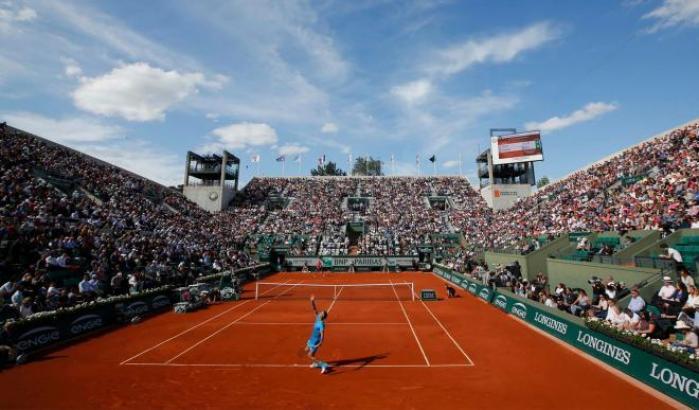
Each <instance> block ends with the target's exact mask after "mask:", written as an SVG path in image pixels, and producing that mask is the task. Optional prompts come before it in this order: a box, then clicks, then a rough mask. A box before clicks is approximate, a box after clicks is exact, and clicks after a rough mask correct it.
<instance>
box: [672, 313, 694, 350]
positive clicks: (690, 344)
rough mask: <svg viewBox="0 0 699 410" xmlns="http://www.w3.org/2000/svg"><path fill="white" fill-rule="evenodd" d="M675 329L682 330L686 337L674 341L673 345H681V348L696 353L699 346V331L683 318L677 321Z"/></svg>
mask: <svg viewBox="0 0 699 410" xmlns="http://www.w3.org/2000/svg"><path fill="white" fill-rule="evenodd" d="M675 330H678V331H680V332H682V334H683V336H684V337H683V339H682V340H676V341H674V342H672V346H674V347H679V348H680V349H683V350H685V351H686V352H687V353H692V354H693V353H695V352H696V350H697V347H699V338H697V332H696V331H695V330H694V329H692V328H691V327H690V326H689V325H687V324H686V323H685V322H683V321H681V320H678V321H677V323H675Z"/></svg>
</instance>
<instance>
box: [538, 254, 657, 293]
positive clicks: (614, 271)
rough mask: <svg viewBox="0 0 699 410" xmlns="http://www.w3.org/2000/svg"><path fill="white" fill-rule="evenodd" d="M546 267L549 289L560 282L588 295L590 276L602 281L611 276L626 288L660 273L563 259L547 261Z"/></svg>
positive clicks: (655, 270)
mask: <svg viewBox="0 0 699 410" xmlns="http://www.w3.org/2000/svg"><path fill="white" fill-rule="evenodd" d="M547 265H548V277H549V283H550V284H551V287H554V286H556V285H557V284H558V283H561V282H562V283H565V284H566V285H567V286H570V287H572V288H582V289H585V291H586V292H588V294H591V292H592V287H591V286H590V285H589V284H588V283H587V280H588V279H590V278H591V277H592V276H597V277H598V278H603V279H604V278H607V277H609V276H612V277H614V280H615V281H617V282H625V283H626V285H627V286H633V285H634V284H636V283H639V282H642V281H646V280H651V279H653V278H655V277H657V276H659V275H660V271H659V270H657V269H647V268H637V267H635V266H621V265H609V264H603V263H593V262H574V261H567V260H563V259H548V260H547Z"/></svg>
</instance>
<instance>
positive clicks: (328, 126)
mask: <svg viewBox="0 0 699 410" xmlns="http://www.w3.org/2000/svg"><path fill="white" fill-rule="evenodd" d="M339 130H340V129H339V128H338V126H337V124H335V123H334V122H326V123H325V124H323V128H321V129H320V132H322V133H324V134H335V133H336V132H338V131H339Z"/></svg>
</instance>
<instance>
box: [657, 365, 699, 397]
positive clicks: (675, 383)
mask: <svg viewBox="0 0 699 410" xmlns="http://www.w3.org/2000/svg"><path fill="white" fill-rule="evenodd" d="M650 377H652V378H654V379H656V380H660V381H661V382H662V383H663V384H666V385H668V386H670V387H672V388H673V389H675V390H679V391H681V392H682V393H684V394H686V395H688V396H689V397H694V398H695V399H696V398H699V397H698V396H699V382H697V381H696V380H695V379H690V378H689V377H687V376H683V375H681V374H679V373H677V372H675V371H673V370H671V369H668V368H667V367H662V368H661V367H660V366H659V365H658V364H657V363H655V362H653V368H652V369H651V370H650Z"/></svg>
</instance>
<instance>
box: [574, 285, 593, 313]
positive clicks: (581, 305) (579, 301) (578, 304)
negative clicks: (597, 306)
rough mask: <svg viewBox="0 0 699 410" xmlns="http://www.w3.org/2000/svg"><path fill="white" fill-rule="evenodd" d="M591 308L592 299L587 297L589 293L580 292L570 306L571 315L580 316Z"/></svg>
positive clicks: (581, 290)
mask: <svg viewBox="0 0 699 410" xmlns="http://www.w3.org/2000/svg"><path fill="white" fill-rule="evenodd" d="M589 307H590V298H589V297H588V296H587V292H585V290H584V289H580V290H579V291H578V296H577V298H576V299H575V301H573V303H572V304H571V305H570V313H572V314H574V315H575V316H580V315H582V314H583V313H585V311H586V310H587V309H589Z"/></svg>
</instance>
